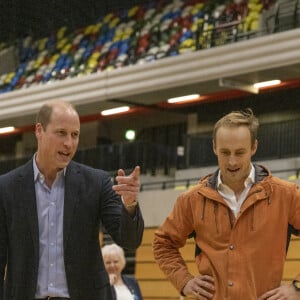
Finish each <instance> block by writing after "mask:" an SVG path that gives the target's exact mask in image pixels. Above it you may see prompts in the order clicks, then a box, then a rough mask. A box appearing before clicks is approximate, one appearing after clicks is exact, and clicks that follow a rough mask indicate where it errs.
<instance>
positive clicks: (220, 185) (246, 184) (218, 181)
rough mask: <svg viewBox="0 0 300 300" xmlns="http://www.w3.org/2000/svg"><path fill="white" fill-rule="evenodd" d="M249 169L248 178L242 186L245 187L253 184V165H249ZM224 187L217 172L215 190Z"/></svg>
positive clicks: (219, 173)
mask: <svg viewBox="0 0 300 300" xmlns="http://www.w3.org/2000/svg"><path fill="white" fill-rule="evenodd" d="M250 166H251V169H250V173H249V175H248V177H247V178H246V179H245V182H244V185H245V187H247V186H248V185H249V184H253V183H254V182H255V169H254V166H253V164H252V163H251V164H250ZM223 187H224V183H223V182H222V179H221V171H220V170H219V172H218V178H217V188H218V189H222V188H223Z"/></svg>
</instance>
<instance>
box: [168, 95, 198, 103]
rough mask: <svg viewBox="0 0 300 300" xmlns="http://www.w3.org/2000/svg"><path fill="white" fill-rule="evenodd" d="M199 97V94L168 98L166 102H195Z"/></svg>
mask: <svg viewBox="0 0 300 300" xmlns="http://www.w3.org/2000/svg"><path fill="white" fill-rule="evenodd" d="M199 97H200V95H199V94H193V95H186V96H182V97H176V98H170V99H168V100H167V102H168V103H177V102H183V101H191V100H196V99H198V98H199Z"/></svg>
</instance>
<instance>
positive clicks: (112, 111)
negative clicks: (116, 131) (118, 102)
mask: <svg viewBox="0 0 300 300" xmlns="http://www.w3.org/2000/svg"><path fill="white" fill-rule="evenodd" d="M129 109H130V107H129V106H120V107H115V108H111V109H106V110H103V111H101V115H102V116H109V115H115V114H119V113H123V112H126V111H129Z"/></svg>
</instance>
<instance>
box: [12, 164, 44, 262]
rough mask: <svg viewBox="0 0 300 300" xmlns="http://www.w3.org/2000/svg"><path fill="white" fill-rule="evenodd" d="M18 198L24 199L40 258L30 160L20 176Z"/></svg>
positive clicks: (34, 243)
mask: <svg viewBox="0 0 300 300" xmlns="http://www.w3.org/2000/svg"><path fill="white" fill-rule="evenodd" d="M17 187H18V188H17V189H16V191H15V192H16V193H17V197H18V198H23V201H22V205H23V207H24V210H25V212H26V216H27V220H28V223H29V227H30V234H31V237H32V241H33V245H34V250H35V251H36V253H35V255H36V257H37V258H38V247H39V229H38V228H39V224H38V216H37V206H36V196H35V186H34V174H33V163H32V160H30V161H29V162H28V163H27V164H26V165H25V166H24V168H23V170H22V171H21V172H20V174H19V178H18V184H17Z"/></svg>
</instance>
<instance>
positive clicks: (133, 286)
mask: <svg viewBox="0 0 300 300" xmlns="http://www.w3.org/2000/svg"><path fill="white" fill-rule="evenodd" d="M122 279H123V281H124V283H125V285H126V286H127V287H128V289H129V291H130V292H131V294H132V295H134V300H143V297H142V293H141V290H140V286H139V284H138V282H137V280H136V279H135V278H133V277H129V276H126V275H122ZM112 294H113V300H118V299H117V294H116V290H115V288H114V286H112Z"/></svg>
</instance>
